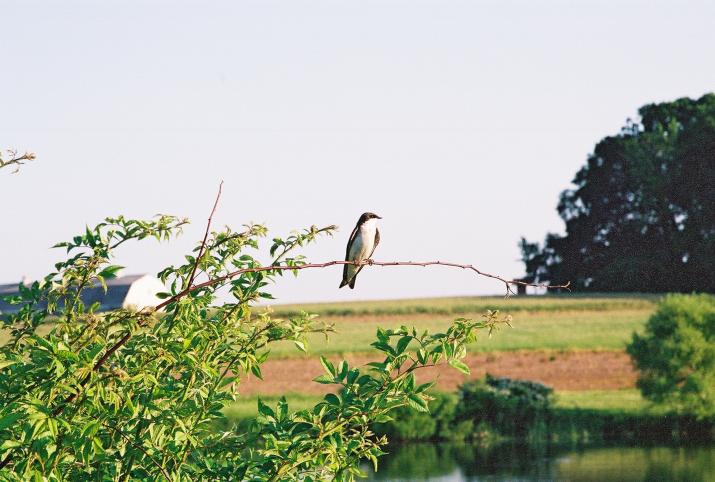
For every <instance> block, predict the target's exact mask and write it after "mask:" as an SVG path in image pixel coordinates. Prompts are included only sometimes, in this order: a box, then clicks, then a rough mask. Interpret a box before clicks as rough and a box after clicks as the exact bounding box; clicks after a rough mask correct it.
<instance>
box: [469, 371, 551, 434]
mask: <svg viewBox="0 0 715 482" xmlns="http://www.w3.org/2000/svg"><path fill="white" fill-rule="evenodd" d="M552 393H553V391H552V389H551V388H549V387H547V386H545V385H542V384H540V383H537V382H532V381H526V380H512V379H510V378H496V377H492V376H491V375H487V376H486V377H485V378H484V379H482V380H476V381H471V382H467V383H465V384H464V385H462V387H461V388H460V390H459V404H458V407H457V419H458V420H472V421H473V423H474V426H476V427H480V426H481V427H485V426H488V427H491V428H492V429H493V430H496V431H497V432H498V433H499V434H501V435H505V436H516V437H527V436H528V435H529V432H530V431H532V430H534V429H535V428H536V427H538V426H543V425H544V424H545V423H546V422H547V417H548V413H549V410H550V407H551V395H552ZM490 436H491V435H490Z"/></svg>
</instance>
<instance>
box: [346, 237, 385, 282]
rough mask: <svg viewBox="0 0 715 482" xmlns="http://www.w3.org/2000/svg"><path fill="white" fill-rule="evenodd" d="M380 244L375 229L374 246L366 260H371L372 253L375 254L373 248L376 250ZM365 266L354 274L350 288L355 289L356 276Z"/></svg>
mask: <svg viewBox="0 0 715 482" xmlns="http://www.w3.org/2000/svg"><path fill="white" fill-rule="evenodd" d="M378 244H380V230H379V229H377V228H375V245H374V246H373V247H372V251H370V256H368V257H367V259H372V253H374V252H375V248H377V245H378ZM345 266H347V265H345ZM364 266H365V265H362V266H360V267H359V268H358V270H357V271H356V272H355V276H353V279H351V280H350V288H351V289H352V288H355V280H356V279H357V275H358V274H359V273H360V271H362V268H363V267H364Z"/></svg>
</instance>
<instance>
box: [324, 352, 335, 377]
mask: <svg viewBox="0 0 715 482" xmlns="http://www.w3.org/2000/svg"><path fill="white" fill-rule="evenodd" d="M320 364H321V365H323V368H324V369H325V371H326V372H327V373H328V375H331V376H332V377H333V378H335V375H336V373H335V367H334V366H333V364H332V363H330V362H329V361H328V359H327V358H325V357H324V356H322V355H321V356H320Z"/></svg>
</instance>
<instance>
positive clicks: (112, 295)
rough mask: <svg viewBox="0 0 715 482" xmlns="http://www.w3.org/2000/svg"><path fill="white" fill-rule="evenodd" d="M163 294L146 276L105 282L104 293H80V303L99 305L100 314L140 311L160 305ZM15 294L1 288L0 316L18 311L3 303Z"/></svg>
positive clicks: (12, 286)
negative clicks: (118, 311)
mask: <svg viewBox="0 0 715 482" xmlns="http://www.w3.org/2000/svg"><path fill="white" fill-rule="evenodd" d="M163 291H166V287H165V286H164V285H163V283H162V282H161V281H159V279H158V278H156V277H155V276H152V275H148V274H139V275H129V276H121V277H119V278H115V279H111V280H107V292H106V293H105V292H104V289H102V286H101V285H100V284H99V283H97V284H95V285H94V286H91V287H89V288H86V289H85V290H84V291H82V301H84V303H85V304H86V305H88V306H89V305H91V304H92V303H95V302H99V303H100V307H99V311H109V310H115V309H117V308H134V309H141V308H145V307H147V306H156V305H158V304H159V303H160V300H159V298H157V296H156V294H157V293H160V292H163ZM17 294H18V284H17V283H15V284H6V285H0V314H2V313H12V312H15V311H18V309H19V307H20V305H11V304H9V303H7V302H6V301H3V299H2V298H3V297H4V296H8V295H9V296H14V295H17Z"/></svg>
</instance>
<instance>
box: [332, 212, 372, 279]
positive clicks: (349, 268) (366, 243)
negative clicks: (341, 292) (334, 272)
mask: <svg viewBox="0 0 715 482" xmlns="http://www.w3.org/2000/svg"><path fill="white" fill-rule="evenodd" d="M378 219H382V218H381V217H380V216H378V215H377V214H375V213H369V212H368V213H363V214H362V215H361V216H360V219H358V222H357V224H356V225H355V229H353V232H352V233H351V234H350V239H349V240H348V246H347V248H346V249H345V261H365V260H368V259H370V258H371V257H372V253H374V252H375V248H376V247H377V245H378V244H379V243H380V231H378V229H377V220H378ZM363 266H364V265H360V266H357V265H354V264H346V265H343V281H342V282H341V283H340V286H339V287H338V288H342V287H343V286H345V285H348V286H350V289H353V288H355V278H357V275H358V273H359V272H360V270H361V269H362V268H363Z"/></svg>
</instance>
